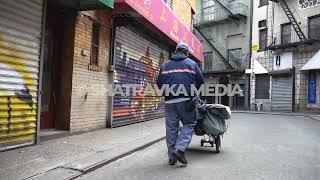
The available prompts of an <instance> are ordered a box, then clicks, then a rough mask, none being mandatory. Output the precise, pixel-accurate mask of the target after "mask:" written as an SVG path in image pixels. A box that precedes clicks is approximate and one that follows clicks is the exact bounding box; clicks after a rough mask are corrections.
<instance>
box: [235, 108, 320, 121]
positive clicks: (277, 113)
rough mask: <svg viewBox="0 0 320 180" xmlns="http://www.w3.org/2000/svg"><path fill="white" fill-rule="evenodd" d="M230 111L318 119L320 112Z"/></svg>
mask: <svg viewBox="0 0 320 180" xmlns="http://www.w3.org/2000/svg"><path fill="white" fill-rule="evenodd" d="M232 113H250V114H266V115H283V116H302V117H307V118H310V119H313V120H318V121H320V113H300V112H288V113H286V112H271V111H240V110H235V111H232Z"/></svg>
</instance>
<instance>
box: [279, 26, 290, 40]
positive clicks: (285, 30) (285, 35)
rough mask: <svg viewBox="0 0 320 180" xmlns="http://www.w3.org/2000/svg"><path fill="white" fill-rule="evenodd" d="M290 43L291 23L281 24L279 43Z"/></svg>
mask: <svg viewBox="0 0 320 180" xmlns="http://www.w3.org/2000/svg"><path fill="white" fill-rule="evenodd" d="M287 43H291V24H290V23H286V24H281V44H287Z"/></svg>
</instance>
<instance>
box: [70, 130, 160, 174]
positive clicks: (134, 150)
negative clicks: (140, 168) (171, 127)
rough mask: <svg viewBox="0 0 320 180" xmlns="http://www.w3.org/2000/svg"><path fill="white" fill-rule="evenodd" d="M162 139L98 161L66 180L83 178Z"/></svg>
mask: <svg viewBox="0 0 320 180" xmlns="http://www.w3.org/2000/svg"><path fill="white" fill-rule="evenodd" d="M164 139H165V136H163V137H161V138H158V139H156V140H153V141H151V142H148V143H146V144H143V145H141V146H138V147H136V148H134V149H131V150H129V151H127V152H125V153H122V154H120V155H117V156H115V157H112V158H110V159H104V160H102V161H100V162H98V163H96V164H93V165H91V166H90V167H88V168H85V169H83V170H82V171H79V172H81V173H80V174H79V175H75V176H72V177H70V178H68V179H67V180H73V179H76V178H79V177H81V176H83V175H85V174H88V173H90V172H92V171H94V170H97V169H99V168H101V167H103V166H105V165H107V164H110V163H112V162H114V161H117V160H119V159H121V158H124V157H126V156H129V155H131V154H133V153H135V152H138V151H141V150H143V149H145V148H147V147H149V146H152V145H153V144H156V143H158V142H160V141H162V140H164Z"/></svg>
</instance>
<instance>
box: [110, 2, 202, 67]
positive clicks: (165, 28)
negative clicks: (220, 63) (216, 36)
mask: <svg viewBox="0 0 320 180" xmlns="http://www.w3.org/2000/svg"><path fill="white" fill-rule="evenodd" d="M123 4H125V5H127V6H129V7H130V8H132V9H133V10H134V11H136V12H137V13H139V14H140V15H141V16H143V17H144V18H145V19H146V20H147V21H148V22H150V23H151V24H152V25H153V26H155V27H156V28H157V29H158V30H159V31H160V32H162V33H163V34H165V35H166V36H167V37H168V38H170V39H171V40H173V41H174V42H175V43H180V42H185V43H187V44H188V45H189V46H190V53H191V55H193V56H194V57H195V58H196V59H197V60H198V61H202V60H203V47H202V44H201V42H200V41H199V40H198V39H197V37H196V36H195V35H194V34H193V33H192V32H191V31H190V29H189V28H188V27H187V26H186V25H185V24H184V23H183V22H182V21H181V20H180V19H179V17H177V16H176V14H175V13H174V12H173V11H172V10H171V9H170V7H168V6H167V5H166V4H165V3H164V2H163V1H162V0H115V8H116V9H119V10H121V5H123Z"/></svg>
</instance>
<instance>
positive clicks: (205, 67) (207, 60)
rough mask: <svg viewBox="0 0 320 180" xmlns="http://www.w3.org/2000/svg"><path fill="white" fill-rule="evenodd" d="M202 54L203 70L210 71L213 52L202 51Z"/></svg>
mask: <svg viewBox="0 0 320 180" xmlns="http://www.w3.org/2000/svg"><path fill="white" fill-rule="evenodd" d="M203 55H204V63H203V70H204V71H210V70H212V69H213V64H212V61H213V53H212V52H206V53H203Z"/></svg>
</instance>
